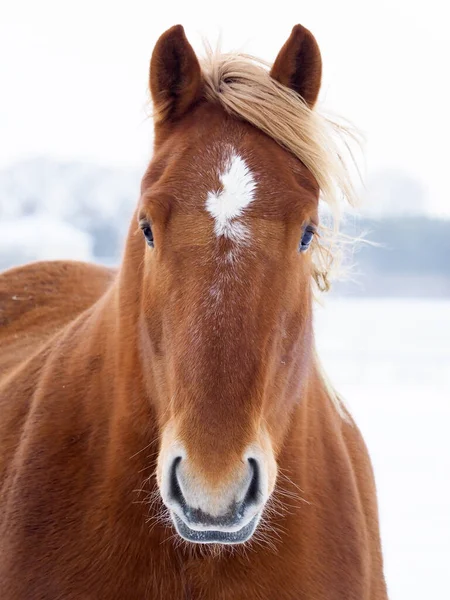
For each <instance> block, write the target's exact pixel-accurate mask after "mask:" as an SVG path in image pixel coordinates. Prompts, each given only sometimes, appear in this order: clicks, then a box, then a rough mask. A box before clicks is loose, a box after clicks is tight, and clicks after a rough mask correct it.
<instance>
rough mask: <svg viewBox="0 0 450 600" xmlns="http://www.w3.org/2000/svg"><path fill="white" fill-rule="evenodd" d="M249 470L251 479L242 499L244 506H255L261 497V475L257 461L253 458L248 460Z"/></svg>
mask: <svg viewBox="0 0 450 600" xmlns="http://www.w3.org/2000/svg"><path fill="white" fill-rule="evenodd" d="M248 462H249V465H250V469H251V470H252V479H251V481H250V485H249V487H248V490H247V494H246V495H245V498H244V504H245V505H249V504H257V503H258V502H259V500H260V496H261V474H260V470H259V465H258V461H257V460H256V459H255V458H249V459H248Z"/></svg>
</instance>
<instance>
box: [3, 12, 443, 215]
mask: <svg viewBox="0 0 450 600" xmlns="http://www.w3.org/2000/svg"><path fill="white" fill-rule="evenodd" d="M264 7H267V8H264ZM444 10H445V3H444V2H443V0H428V1H427V2H423V0H422V1H421V2H417V1H415V0H390V1H388V0H376V1H373V2H372V1H370V2H369V1H366V0H309V1H308V2H302V1H301V0H296V1H295V2H283V1H280V0H277V1H276V2H273V3H272V2H266V3H262V2H260V1H258V2H248V1H246V0H226V1H222V2H220V3H214V2H204V1H203V2H202V1H199V0H190V1H189V0H185V1H184V2H179V1H177V2H175V1H173V0H172V1H171V2H164V1H159V2H155V1H154V0H128V1H126V2H125V1H123V0H122V1H121V2H116V1H113V0H108V1H104V0H77V2H74V1H61V0H59V1H54V0H39V2H37V1H36V0H13V1H9V2H7V1H5V0H4V1H3V3H2V8H1V11H0V89H1V93H0V166H4V165H8V164H10V163H12V162H14V161H16V160H18V159H22V158H27V157H32V156H36V155H45V156H50V157H53V158H56V159H81V160H88V161H94V162H98V163H101V164H107V165H111V164H112V165H132V166H138V167H143V166H144V165H145V162H146V161H147V159H148V158H149V156H150V148H151V122H150V121H149V120H148V119H146V110H145V106H146V101H147V70H148V62H149V58H150V55H151V51H152V48H153V46H154V44H155V42H156V40H157V38H158V36H159V35H160V34H161V33H162V32H163V31H164V30H165V29H167V28H168V27H170V26H171V25H173V24H175V23H181V24H183V25H184V26H185V29H186V33H187V35H188V37H189V39H190V40H191V42H192V43H193V45H194V47H195V48H196V49H197V50H198V51H201V48H202V44H201V36H202V35H205V36H206V37H207V38H208V39H209V40H210V41H212V42H214V41H215V40H216V39H217V37H218V34H219V31H221V32H222V40H223V42H222V47H223V48H224V49H225V50H229V49H237V48H238V49H239V48H241V49H243V50H245V51H247V52H250V53H253V54H255V55H258V56H261V57H262V58H265V59H267V60H273V59H274V58H275V56H276V54H277V52H278V50H279V49H280V47H281V46H282V44H283V43H284V41H285V39H286V38H287V37H288V35H289V33H290V30H291V27H292V26H293V25H294V24H295V23H302V24H303V25H305V26H306V27H308V28H309V29H311V31H312V32H313V33H314V35H315V36H316V38H317V40H318V42H319V45H320V47H321V50H322V55H323V61H324V81H323V88H322V95H321V100H322V103H323V104H324V106H325V107H326V108H328V109H331V110H333V111H335V112H339V113H340V114H342V115H343V116H345V117H347V118H349V119H350V120H352V121H353V122H354V123H355V124H356V125H357V126H358V127H359V128H360V129H362V130H363V131H364V132H365V134H366V137H367V140H368V144H367V166H368V172H369V174H370V173H376V172H378V171H379V170H381V169H398V170H400V171H403V172H405V173H407V174H409V175H411V176H412V177H414V178H417V180H418V181H420V183H421V184H422V185H423V186H424V187H425V188H426V190H427V192H428V206H427V208H428V211H429V212H431V213H438V214H444V213H445V214H447V215H449V216H450V194H449V191H448V187H449V186H448V179H449V176H448V171H449V168H450V165H449V158H450V156H449V155H450V153H449V150H448V145H449V137H450V135H449V134H450V118H449V113H448V107H449V106H450V84H449V76H448V70H449V66H448V65H449V62H450V41H449V34H448V19H447V17H446V16H445V15H444ZM445 12H446V11H445Z"/></svg>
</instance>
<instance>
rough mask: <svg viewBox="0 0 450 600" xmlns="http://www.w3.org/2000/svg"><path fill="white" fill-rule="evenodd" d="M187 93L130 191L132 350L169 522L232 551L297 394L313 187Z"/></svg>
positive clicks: (278, 152)
mask: <svg viewBox="0 0 450 600" xmlns="http://www.w3.org/2000/svg"><path fill="white" fill-rule="evenodd" d="M183 35H184V34H183ZM177 43H181V42H180V40H178V41H177ZM186 43H187V42H186ZM172 46H173V45H172ZM189 48H190V47H189ZM175 49H176V48H175ZM172 50H173V47H172ZM155 52H157V51H155ZM174 52H175V51H174ZM175 54H176V53H175ZM171 56H172V55H171ZM182 56H183V58H182V64H181V66H180V68H179V70H178V73H179V74H180V73H181V75H179V76H181V77H183V69H184V68H186V64H185V63H186V61H188V58H189V50H188V49H186V48H185V49H184V51H183V53H182ZM186 56H188V58H186ZM172 58H173V57H172ZM191 58H192V57H191ZM194 59H195V56H194ZM152 60H153V59H152ZM195 60H196V59H195ZM161 61H162V58H161V56H160V55H158V61H157V65H158V68H159V65H160V64H161ZM183 61H184V62H183ZM192 65H193V66H192ZM190 68H191V71H192V70H193V72H192V73H190V75H189V77H187V76H186V79H187V80H189V81H190V82H191V81H195V80H196V73H197V71H196V66H195V62H192V64H191V66H190ZM155 85H160V81H159V79H158V81H157V84H155ZM164 85H166V86H167V85H168V84H167V82H165V83H164ZM191 87H192V86H191ZM177 89H178V90H179V89H180V87H179V86H178V87H177ZM152 93H153V95H154V98H155V97H158V90H156V91H155V89H154V87H152ZM189 94H190V102H191V104H192V106H191V107H190V109H189V110H186V107H184V109H183V110H184V113H183V114H182V115H180V114H178V112H177V111H179V110H181V108H180V106H178V105H177V106H176V107H175V108H174V111H175V112H177V117H176V119H175V118H170V119H162V121H161V122H160V124H159V125H158V127H157V129H156V143H155V154H154V158H153V160H152V163H151V165H150V167H149V169H148V171H147V173H146V175H145V177H144V180H143V184H142V198H141V202H140V206H139V209H138V221H139V225H140V227H141V229H142V230H143V232H144V238H145V239H142V240H139V239H138V238H136V244H140V245H141V246H140V247H141V249H142V252H144V258H143V263H142V267H141V270H142V279H143V281H142V290H143V291H142V308H143V310H142V346H143V348H144V352H143V355H144V356H145V361H146V365H145V368H146V370H147V372H148V379H149V390H150V391H149V394H150V395H151V397H152V399H153V400H154V404H155V407H156V409H157V413H158V417H159V426H160V434H161V447H160V453H159V457H158V467H157V478H158V485H159V489H160V492H161V496H162V499H163V501H164V503H165V505H166V506H167V508H168V509H169V510H170V513H171V516H172V519H173V522H174V524H175V527H176V529H177V531H178V533H179V534H180V535H181V536H182V537H183V538H185V539H187V540H189V541H192V542H200V543H222V544H235V543H240V542H245V541H246V540H248V539H249V538H250V537H251V536H252V534H253V532H254V530H255V528H256V526H257V524H258V522H259V520H260V518H261V515H262V512H263V509H264V507H265V505H266V503H267V501H268V499H269V497H270V495H271V493H272V491H273V490H274V486H275V481H276V475H277V468H276V456H277V454H278V453H279V452H280V450H281V447H282V443H283V439H284V436H285V434H286V432H287V429H288V426H289V418H290V415H291V412H292V409H293V406H294V403H295V402H296V401H298V400H299V399H300V398H301V395H302V381H303V380H304V379H305V377H304V375H305V372H306V369H307V364H308V358H309V353H310V352H311V291H310V281H311V259H310V255H309V253H308V246H309V243H310V242H311V238H312V236H313V231H314V227H315V225H316V223H317V199H318V189H317V184H316V183H315V181H314V179H313V178H312V176H311V175H310V174H309V172H308V171H307V170H306V168H305V167H304V166H303V165H302V164H301V163H300V162H299V161H298V160H296V159H294V158H293V157H292V156H291V155H290V154H289V153H288V152H287V151H285V150H283V149H282V148H281V147H280V146H279V145H277V144H276V143H275V142H274V141H272V140H271V139H270V138H268V137H267V136H265V135H264V134H262V133H261V132H259V131H258V130H256V129H254V128H253V127H252V126H250V125H248V124H245V123H243V122H239V121H237V120H235V119H233V118H231V117H229V116H227V115H226V114H225V112H224V111H223V110H222V109H221V108H219V107H217V106H214V105H212V104H210V103H208V102H206V101H202V100H199V99H198V94H196V92H195V89H191V88H189ZM163 100H164V99H163ZM163 100H162V101H161V102H162V105H163V106H164V110H166V108H167V102H166V100H164V101H163ZM157 108H158V105H157ZM171 114H174V112H173V111H172V113H171ZM146 242H147V244H146Z"/></svg>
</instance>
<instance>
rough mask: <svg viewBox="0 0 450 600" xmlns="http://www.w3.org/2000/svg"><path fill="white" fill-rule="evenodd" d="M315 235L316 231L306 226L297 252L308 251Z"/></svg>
mask: <svg viewBox="0 0 450 600" xmlns="http://www.w3.org/2000/svg"><path fill="white" fill-rule="evenodd" d="M315 233H316V230H315V229H314V227H312V226H311V225H307V226H306V227H305V229H304V230H303V235H302V239H301V242H300V245H299V247H298V251H299V252H305V251H306V250H308V248H309V245H310V244H311V242H312V239H313V237H314V234H315Z"/></svg>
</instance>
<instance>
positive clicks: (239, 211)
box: [205, 150, 257, 243]
mask: <svg viewBox="0 0 450 600" xmlns="http://www.w3.org/2000/svg"><path fill="white" fill-rule="evenodd" d="M218 180H219V185H218V186H214V189H211V190H210V191H208V194H207V197H206V201H205V209H206V211H207V213H208V214H209V215H210V216H211V217H212V218H213V219H214V232H215V235H216V236H217V237H224V238H228V239H230V240H233V241H235V242H239V243H246V242H248V238H249V231H248V228H247V227H246V226H245V225H244V224H243V222H242V220H243V217H244V216H245V213H246V212H247V210H248V208H249V207H250V205H251V204H253V202H254V200H255V195H256V188H257V177H256V175H255V173H254V172H253V171H252V169H251V168H250V167H249V165H248V164H247V161H246V160H245V159H244V158H243V157H242V156H241V155H240V154H239V153H238V152H236V151H235V150H233V151H231V152H230V153H229V155H228V156H227V157H226V160H225V162H224V164H223V166H222V167H220V168H219V172H218Z"/></svg>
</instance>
